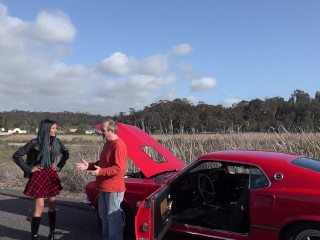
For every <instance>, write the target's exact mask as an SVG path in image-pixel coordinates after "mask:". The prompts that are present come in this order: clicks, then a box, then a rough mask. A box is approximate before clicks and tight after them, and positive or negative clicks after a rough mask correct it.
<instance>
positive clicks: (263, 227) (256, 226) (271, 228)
mask: <svg viewBox="0 0 320 240" xmlns="http://www.w3.org/2000/svg"><path fill="white" fill-rule="evenodd" d="M251 226H252V227H255V228H262V229H267V230H271V231H279V230H280V228H276V227H270V226H263V225H256V224H252V225H251Z"/></svg>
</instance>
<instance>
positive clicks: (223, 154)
mask: <svg viewBox="0 0 320 240" xmlns="http://www.w3.org/2000/svg"><path fill="white" fill-rule="evenodd" d="M298 157H301V156H299V155H293V154H288V153H281V152H271V151H262V150H225V151H217V152H211V153H207V154H204V155H202V156H200V157H199V158H198V160H208V159H214V160H223V161H230V162H232V161H235V162H241V163H247V164H252V165H259V166H261V167H267V166H271V165H277V166H278V167H280V166H281V165H282V166H287V165H288V163H289V162H290V161H291V160H293V159H296V158H298Z"/></svg>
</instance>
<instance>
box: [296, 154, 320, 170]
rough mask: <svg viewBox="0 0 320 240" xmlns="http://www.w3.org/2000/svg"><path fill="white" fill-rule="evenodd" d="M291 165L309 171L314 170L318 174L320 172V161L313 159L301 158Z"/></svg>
mask: <svg viewBox="0 0 320 240" xmlns="http://www.w3.org/2000/svg"><path fill="white" fill-rule="evenodd" d="M291 164H293V165H296V166H299V167H303V168H306V169H309V170H313V171H316V172H320V161H319V160H315V159H311V158H306V157H300V158H296V159H294V160H292V161H291Z"/></svg>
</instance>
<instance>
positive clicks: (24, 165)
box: [12, 138, 69, 177]
mask: <svg viewBox="0 0 320 240" xmlns="http://www.w3.org/2000/svg"><path fill="white" fill-rule="evenodd" d="M56 140H57V141H58V143H59V144H60V153H61V155H62V157H61V159H60V161H59V162H58V164H57V171H58V172H60V171H61V169H62V168H63V166H64V165H65V163H66V161H67V159H68V158H69V152H68V149H67V148H66V147H65V146H64V145H63V143H62V142H61V141H60V139H59V138H56ZM39 153H40V151H39V146H38V145H37V139H36V138H35V139H32V140H31V141H30V142H28V143H27V144H26V145H24V146H23V147H21V148H20V149H18V150H17V151H16V152H15V153H14V154H13V156H12V159H13V161H14V162H15V163H16V164H17V165H18V166H19V167H20V168H21V169H22V170H23V172H24V177H29V175H30V173H31V171H32V167H33V166H34V165H37V164H39V163H40V162H37V159H38V155H39ZM25 155H27V159H26V161H25V160H23V158H22V157H23V156H25Z"/></svg>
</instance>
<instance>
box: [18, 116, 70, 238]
mask: <svg viewBox="0 0 320 240" xmlns="http://www.w3.org/2000/svg"><path fill="white" fill-rule="evenodd" d="M56 135H57V123H56V122H54V121H51V120H49V119H45V120H43V121H42V122H41V124H40V127H39V130H38V136H37V138H35V139H32V140H31V141H30V142H28V143H27V144H26V145H24V146H23V147H21V148H20V149H18V150H17V151H16V152H15V153H14V154H13V157H12V158H13V161H14V162H15V163H16V164H17V165H18V166H19V167H20V168H21V169H22V170H23V172H24V176H25V177H29V181H28V183H27V185H26V188H25V190H24V194H25V195H27V196H30V197H32V198H34V199H35V209H34V213H33V217H32V220H31V236H32V237H31V239H37V237H38V230H39V225H40V220H41V215H42V212H43V209H44V200H45V198H46V197H47V200H48V207H49V212H48V217H49V227H50V233H49V236H48V239H54V234H55V232H54V231H55V222H56V206H55V202H56V196H57V195H58V194H59V193H60V190H61V189H62V187H61V183H60V179H59V175H58V173H57V172H60V171H61V169H62V168H63V166H64V165H65V163H66V160H67V159H68V158H69V152H68V150H67V149H66V148H65V146H64V145H63V144H62V142H61V141H60V139H59V138H57V137H56ZM25 155H27V159H26V161H24V160H23V158H22V157H23V156H25Z"/></svg>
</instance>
